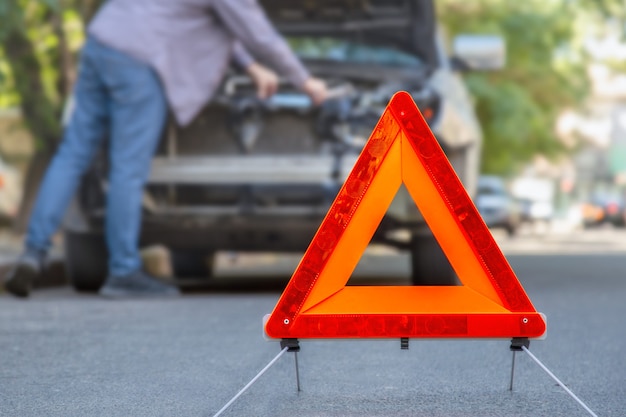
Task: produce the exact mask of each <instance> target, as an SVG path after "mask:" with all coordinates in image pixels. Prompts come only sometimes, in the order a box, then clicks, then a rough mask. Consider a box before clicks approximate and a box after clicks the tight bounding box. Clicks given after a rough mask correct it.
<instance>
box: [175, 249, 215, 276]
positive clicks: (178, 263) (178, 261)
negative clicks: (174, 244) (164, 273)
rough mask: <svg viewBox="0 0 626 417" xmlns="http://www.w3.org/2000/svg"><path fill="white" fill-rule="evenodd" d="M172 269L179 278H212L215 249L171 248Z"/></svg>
mask: <svg viewBox="0 0 626 417" xmlns="http://www.w3.org/2000/svg"><path fill="white" fill-rule="evenodd" d="M171 257H172V270H173V272H174V276H175V277H176V278H177V279H190V278H210V277H211V276H212V275H213V264H214V262H215V251H206V250H193V249H171Z"/></svg>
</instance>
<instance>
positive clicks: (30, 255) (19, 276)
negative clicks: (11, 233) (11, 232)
mask: <svg viewBox="0 0 626 417" xmlns="http://www.w3.org/2000/svg"><path fill="white" fill-rule="evenodd" d="M44 258H45V253H43V252H39V251H36V250H32V249H27V250H25V251H24V253H22V254H21V255H20V257H19V258H18V259H17V261H15V264H14V265H13V267H12V268H11V269H10V270H9V272H8V274H7V275H6V277H5V279H4V289H5V290H7V291H8V292H9V293H11V294H13V295H15V296H17V297H22V298H25V297H28V295H29V294H30V292H31V290H32V288H33V283H34V282H35V280H36V279H37V278H39V275H40V274H41V271H42V269H43V263H44Z"/></svg>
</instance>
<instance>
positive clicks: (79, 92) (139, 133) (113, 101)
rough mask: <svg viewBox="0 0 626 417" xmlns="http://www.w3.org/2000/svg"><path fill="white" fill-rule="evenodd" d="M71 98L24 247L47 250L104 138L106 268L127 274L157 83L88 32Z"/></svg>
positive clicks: (159, 110) (154, 123)
mask: <svg viewBox="0 0 626 417" xmlns="http://www.w3.org/2000/svg"><path fill="white" fill-rule="evenodd" d="M74 99H75V107H74V110H73V112H72V115H71V117H70V119H69V124H68V126H67V128H66V130H65V133H64V137H63V141H62V142H61V144H60V146H59V149H58V151H57V153H56V155H55V156H54V158H53V160H52V162H51V164H50V166H49V168H48V171H47V173H46V175H45V178H44V180H43V183H42V185H41V188H40V190H39V195H38V197H37V200H36V202H35V206H34V208H33V212H32V215H31V218H30V223H29V226H28V231H27V236H26V247H27V248H30V249H36V250H40V251H47V250H48V248H49V246H50V238H51V236H52V235H53V234H54V233H55V232H56V230H57V228H58V227H59V225H60V223H61V220H62V219H63V216H64V214H65V211H66V209H67V207H68V205H69V203H70V201H71V200H72V197H73V195H74V193H75V191H76V189H77V187H78V184H79V182H80V179H81V176H82V174H83V173H84V172H85V171H86V170H87V168H88V167H89V166H90V164H91V162H92V160H93V158H94V156H95V155H96V153H97V152H98V151H99V150H100V148H101V146H102V145H103V144H104V143H105V140H104V139H105V138H106V137H107V136H108V138H109V141H108V156H109V169H110V171H109V178H108V179H109V187H108V195H107V206H106V239H107V246H108V249H109V274H110V275H114V276H123V275H127V274H129V273H131V272H134V271H136V270H137V269H139V268H140V267H141V260H140V257H139V249H138V240H139V233H140V227H141V201H142V192H143V186H144V184H145V181H146V178H147V176H148V174H149V171H150V162H151V159H152V156H153V154H154V151H155V149H156V146H157V144H158V141H159V138H160V136H161V132H162V130H163V126H164V123H165V120H166V117H167V102H166V99H165V95H164V92H163V88H162V86H161V83H160V81H159V79H158V77H157V75H156V74H155V73H154V71H153V70H152V69H151V68H150V67H148V66H147V65H145V64H143V63H141V62H138V61H137V60H135V59H132V58H131V57H129V56H127V55H125V54H123V53H120V52H118V51H116V50H113V49H111V48H108V47H106V46H104V45H102V44H101V43H99V42H97V41H96V40H94V39H92V38H89V39H88V40H87V42H86V44H85V46H84V48H83V51H82V54H81V60H80V66H79V74H78V80H77V83H76V87H75V91H74ZM103 256H104V254H103Z"/></svg>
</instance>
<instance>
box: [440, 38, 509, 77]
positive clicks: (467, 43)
mask: <svg viewBox="0 0 626 417" xmlns="http://www.w3.org/2000/svg"><path fill="white" fill-rule="evenodd" d="M451 63H452V66H453V68H454V69H455V70H458V71H494V70H499V69H502V68H504V65H505V63H506V45H505V42H504V39H503V38H502V37H500V36H495V35H458V36H456V37H455V38H454V42H453V57H452V61H451Z"/></svg>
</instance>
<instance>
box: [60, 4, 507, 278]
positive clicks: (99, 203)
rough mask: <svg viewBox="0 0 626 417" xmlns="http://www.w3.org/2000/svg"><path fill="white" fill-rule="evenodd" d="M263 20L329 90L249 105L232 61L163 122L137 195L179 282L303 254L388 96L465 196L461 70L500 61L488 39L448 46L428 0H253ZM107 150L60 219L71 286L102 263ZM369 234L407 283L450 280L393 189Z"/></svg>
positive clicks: (470, 179) (470, 161)
mask: <svg viewBox="0 0 626 417" xmlns="http://www.w3.org/2000/svg"><path fill="white" fill-rule="evenodd" d="M260 3H261V4H262V5H263V6H264V8H265V10H266V12H267V16H268V17H269V18H270V19H271V20H272V21H273V23H274V24H275V26H276V28H277V29H278V30H279V31H280V32H281V33H282V34H283V35H284V36H285V38H286V39H287V40H288V42H289V43H290V45H291V46H292V48H293V49H294V51H295V52H296V53H297V54H298V55H299V56H300V57H301V59H302V60H303V62H304V63H305V65H306V66H307V67H308V69H309V70H310V72H311V73H312V74H314V75H315V76H317V77H319V78H322V79H324V80H325V81H326V83H327V84H328V86H329V89H330V91H331V96H332V99H330V100H328V101H327V102H326V103H324V104H323V105H321V106H320V107H315V106H313V105H312V104H311V101H310V100H309V98H308V97H307V96H306V95H304V94H303V93H302V92H300V91H297V90H296V89H294V88H293V87H292V86H290V85H289V84H287V83H286V82H285V83H282V82H281V84H280V88H279V91H278V92H277V93H276V94H275V95H274V96H273V97H272V98H271V99H269V100H266V101H259V100H258V99H257V98H256V95H255V88H254V85H253V83H252V81H251V80H250V78H248V77H247V76H245V75H244V74H242V73H240V72H237V71H236V70H232V72H230V73H229V74H228V75H227V76H226V77H225V79H224V82H223V84H222V86H221V88H220V90H219V92H218V93H217V94H216V96H215V98H214V100H212V102H211V103H210V104H209V105H207V107H206V109H205V110H204V111H203V112H202V114H200V115H199V116H198V118H197V119H196V120H195V121H194V122H193V123H192V124H191V125H190V126H189V127H186V128H184V129H183V128H180V127H177V126H176V125H174V124H170V126H169V127H168V128H167V131H166V133H165V135H164V138H163V141H162V143H161V146H160V148H159V150H158V151H157V154H156V156H155V158H154V161H153V165H152V171H151V174H150V177H149V181H148V184H147V187H146V192H145V198H144V203H145V204H144V217H143V225H142V235H141V243H142V245H150V244H155V243H157V244H161V245H165V246H167V247H168V248H169V250H170V252H171V254H172V259H173V266H174V272H175V275H176V277H177V278H179V279H181V280H182V279H185V278H186V277H204V278H206V277H210V275H211V266H212V260H213V259H214V257H215V254H216V253H217V252H218V251H244V252H247V251H273V252H293V251H304V250H306V248H307V246H308V245H309V243H310V242H311V240H312V237H313V235H314V234H315V232H316V230H317V228H318V227H319V225H320V224H321V221H322V220H323V218H324V216H325V214H326V212H327V210H328V208H329V207H330V205H331V203H332V201H333V199H334V197H335V196H336V194H337V192H338V191H339V189H340V187H341V186H342V184H343V181H344V180H345V178H346V176H347V175H348V173H349V172H350V169H351V168H352V166H353V164H354V163H355V161H356V159H357V157H358V155H359V152H360V151H361V149H362V147H363V145H364V143H365V141H366V140H367V138H368V137H369V135H370V133H371V132H372V130H373V128H374V126H375V124H376V122H377V121H378V118H379V117H380V115H381V114H382V112H383V111H384V108H385V106H386V105H387V103H388V101H389V99H390V98H391V97H392V96H393V94H394V93H396V92H397V91H399V90H403V91H407V92H408V93H409V94H411V96H412V97H413V99H414V100H415V102H416V103H417V105H418V106H419V108H420V110H421V112H422V114H423V115H424V117H425V119H426V120H427V122H428V123H429V125H430V127H431V129H432V130H433V132H434V133H435V135H436V137H437V139H438V141H439V143H440V144H441V146H442V148H443V149H444V151H445V152H446V154H447V156H448V158H449V159H450V161H451V163H452V165H453V167H454V169H455V170H456V173H457V174H458V176H459V178H460V179H461V181H462V182H463V184H464V186H465V187H466V189H467V191H468V192H469V194H470V195H471V196H473V195H474V193H475V190H476V182H477V178H478V167H479V164H480V163H479V162H480V161H479V157H480V152H481V143H482V134H481V129H480V125H479V122H478V119H477V117H476V114H475V112H474V108H473V104H472V99H471V97H470V94H469V92H468V90H467V89H466V86H465V84H464V83H463V81H462V78H461V75H462V74H461V71H466V70H493V69H497V68H499V67H501V66H502V65H503V61H504V45H503V42H501V39H499V38H493V37H487V36H472V35H463V36H459V37H457V38H455V39H454V42H453V45H454V47H455V48H456V52H455V53H454V54H450V53H448V51H447V49H446V46H447V42H446V40H445V35H444V31H443V30H442V29H441V28H440V27H439V26H438V25H437V24H436V23H435V10H434V2H433V1H431V0H393V1H389V0H369V1H364V2H353V1H346V0H343V1H329V0H326V1H322V0H317V1H316V0H313V1H303V0H289V1H287V0H262V1H261V2H260ZM106 165H107V164H106V157H102V158H99V159H97V161H96V162H95V164H94V166H93V168H92V169H91V170H90V171H89V173H88V174H87V175H86V176H85V179H84V181H83V182H82V185H81V187H80V192H79V193H78V198H77V199H76V201H75V202H74V204H73V205H72V208H71V210H70V211H69V213H68V216H67V217H66V222H65V228H64V231H65V239H64V241H65V256H66V265H67V271H68V274H69V277H70V280H71V282H72V283H73V285H74V286H75V287H76V288H77V289H79V290H80V289H96V288H98V287H99V286H100V285H101V283H102V281H103V279H104V277H105V271H106V259H105V257H103V256H102V253H103V250H104V243H103V239H102V228H103V222H104V218H103V217H104V210H103V207H104V201H105V198H106V186H107V184H106V168H107V166H106ZM372 242H373V243H381V244H386V245H391V246H393V247H396V248H399V249H401V250H408V251H409V252H410V253H411V265H412V272H411V277H412V280H413V282H414V283H416V284H432V285H454V284H457V283H458V281H457V278H456V275H455V273H454V271H453V270H452V268H451V266H450V264H449V262H448V261H447V258H446V256H445V255H444V254H443V252H442V251H441V249H440V247H439V245H438V243H437V241H436V240H435V238H434V237H433V235H432V233H431V232H430V230H429V228H428V226H427V225H426V224H425V222H424V220H423V217H422V216H421V214H420V213H419V210H418V209H417V207H416V205H415V203H414V202H413V200H412V198H411V197H410V196H409V194H408V192H407V191H406V189H404V187H402V188H401V189H400V190H399V191H398V193H397V195H396V197H395V199H394V201H393V202H392V204H391V206H390V207H389V209H388V211H387V214H386V215H385V216H384V219H383V221H382V222H381V224H380V226H379V227H378V230H377V231H376V233H375V235H374V237H373V239H372Z"/></svg>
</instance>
